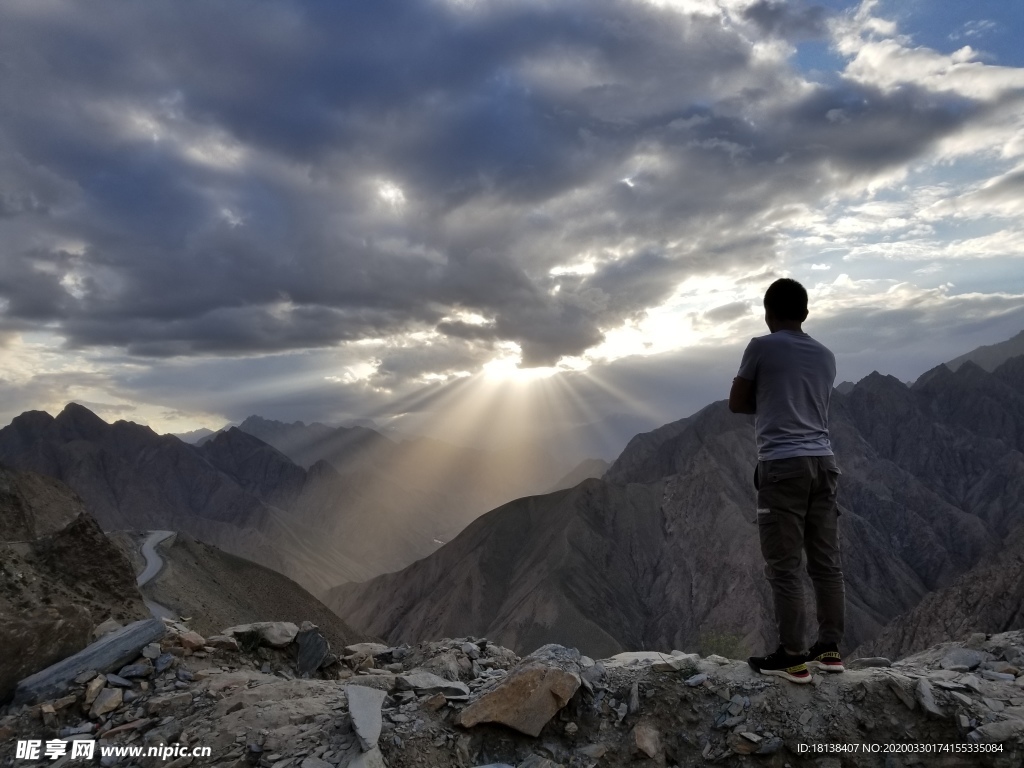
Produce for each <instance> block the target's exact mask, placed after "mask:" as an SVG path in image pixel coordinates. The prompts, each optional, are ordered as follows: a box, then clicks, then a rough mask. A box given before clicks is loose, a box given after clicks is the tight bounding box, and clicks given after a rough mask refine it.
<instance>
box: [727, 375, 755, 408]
mask: <svg viewBox="0 0 1024 768" xmlns="http://www.w3.org/2000/svg"><path fill="white" fill-rule="evenodd" d="M755 392H756V387H755V386H754V382H752V381H751V380H750V379H744V378H743V377H741V376H737V377H736V378H735V379H733V380H732V389H731V390H730V391H729V410H730V411H732V412H733V413H757V403H756V402H755V399H754V393H755Z"/></svg>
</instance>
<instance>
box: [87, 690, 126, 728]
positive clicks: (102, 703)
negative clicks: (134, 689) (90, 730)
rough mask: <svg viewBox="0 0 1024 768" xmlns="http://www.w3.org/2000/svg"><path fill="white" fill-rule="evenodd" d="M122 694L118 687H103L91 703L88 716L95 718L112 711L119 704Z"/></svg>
mask: <svg viewBox="0 0 1024 768" xmlns="http://www.w3.org/2000/svg"><path fill="white" fill-rule="evenodd" d="M123 695H124V694H123V693H122V692H121V689H120V688H104V689H103V690H102V691H100V693H99V695H98V696H97V697H96V700H95V701H94V702H93V703H92V708H91V709H90V710H89V717H91V718H92V719H93V720H95V719H96V718H98V717H99V716H100V715H105V714H107V713H108V712H113V711H114V710H115V709H117V708H118V707H120V706H121V698H122V696H123Z"/></svg>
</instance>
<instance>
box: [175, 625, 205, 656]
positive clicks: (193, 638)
mask: <svg viewBox="0 0 1024 768" xmlns="http://www.w3.org/2000/svg"><path fill="white" fill-rule="evenodd" d="M178 642H180V643H181V647H182V648H184V649H186V650H189V651H201V650H202V649H203V646H205V645H206V639H205V638H204V637H203V636H202V635H200V634H199V633H198V632H193V631H192V630H189V631H188V632H184V633H182V634H181V635H180V636H179V637H178Z"/></svg>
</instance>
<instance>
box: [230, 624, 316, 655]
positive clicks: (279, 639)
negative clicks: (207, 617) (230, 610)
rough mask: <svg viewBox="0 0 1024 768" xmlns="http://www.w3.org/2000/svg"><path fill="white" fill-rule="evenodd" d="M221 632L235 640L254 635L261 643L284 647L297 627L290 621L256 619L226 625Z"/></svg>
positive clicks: (296, 632)
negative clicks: (249, 622) (246, 622)
mask: <svg viewBox="0 0 1024 768" xmlns="http://www.w3.org/2000/svg"><path fill="white" fill-rule="evenodd" d="M221 634H222V635H227V636H228V637H234V638H235V639H236V640H237V639H239V638H240V637H245V636H247V635H254V636H256V637H258V638H259V641H260V644H261V645H269V646H270V647H271V648H284V646H286V645H288V644H289V643H290V642H291V641H292V640H294V639H295V636H296V635H297V634H299V628H298V627H297V626H295V625H294V624H292V623H291V622H290V621H256V622H253V623H252V624H239V625H238V626H236V627H228V628H227V629H225V630H224V631H223V632H221Z"/></svg>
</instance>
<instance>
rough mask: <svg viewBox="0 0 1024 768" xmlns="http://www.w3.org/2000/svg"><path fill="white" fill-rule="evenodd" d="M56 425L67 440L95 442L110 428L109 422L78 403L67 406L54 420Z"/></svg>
mask: <svg viewBox="0 0 1024 768" xmlns="http://www.w3.org/2000/svg"><path fill="white" fill-rule="evenodd" d="M54 425H55V426H56V427H58V429H59V430H60V432H61V434H62V435H63V436H64V437H65V439H74V438H78V439H82V440H95V439H97V438H98V437H100V436H101V435H103V434H104V433H105V432H106V431H107V430H108V429H109V428H110V425H109V424H107V422H105V421H104V420H103V419H101V418H100V417H99V416H97V415H96V414H95V413H93V412H92V411H90V410H89V409H88V408H86V407H85V406H84V405H79V404H78V403H68V404H67V405H65V406H64V409H63V410H62V411H61V412H60V413H59V414H57V417H56V418H55V419H54Z"/></svg>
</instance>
